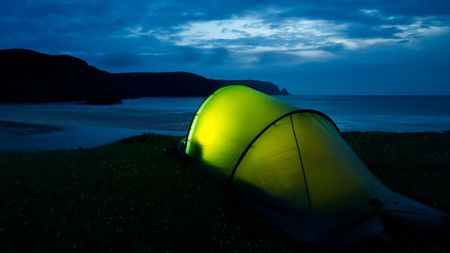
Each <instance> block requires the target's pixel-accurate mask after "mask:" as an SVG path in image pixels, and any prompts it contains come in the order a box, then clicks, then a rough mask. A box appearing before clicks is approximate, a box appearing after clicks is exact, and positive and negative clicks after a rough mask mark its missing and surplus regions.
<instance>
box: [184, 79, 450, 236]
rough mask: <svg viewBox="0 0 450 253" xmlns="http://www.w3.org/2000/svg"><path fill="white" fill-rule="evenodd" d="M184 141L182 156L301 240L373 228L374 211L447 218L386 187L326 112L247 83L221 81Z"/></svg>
mask: <svg viewBox="0 0 450 253" xmlns="http://www.w3.org/2000/svg"><path fill="white" fill-rule="evenodd" d="M185 145H186V146H185V153H186V155H187V156H188V157H190V158H191V159H192V160H194V161H196V162H198V163H199V164H201V165H202V166H203V167H205V168H206V169H207V170H208V171H210V172H214V173H215V174H218V175H220V176H221V177H222V178H223V179H224V180H228V182H229V183H231V184H232V185H233V187H234V188H236V190H237V191H239V192H240V193H242V195H244V196H246V197H247V199H248V200H249V202H250V204H251V205H252V206H254V207H255V208H256V209H257V210H259V211H260V212H261V213H263V214H264V215H265V216H267V217H268V218H269V219H270V220H271V221H272V222H274V223H275V224H277V225H279V226H280V227H282V228H284V229H285V230H287V231H288V232H289V233H290V234H291V235H292V236H294V237H295V238H297V239H298V240H301V241H304V242H310V243H318V242H326V241H338V240H341V241H357V240H364V239H366V238H368V237H374V236H380V235H382V234H383V226H382V223H381V221H380V220H379V214H380V212H385V213H388V214H390V215H392V216H393V217H396V218H398V219H401V220H403V221H405V222H408V223H409V224H411V225H413V226H417V227H420V228H424V229H433V228H435V227H437V226H439V225H442V224H443V223H445V222H448V220H449V218H448V216H447V215H445V214H443V213H440V212H439V211H437V210H435V209H432V208H430V207H427V206H425V205H422V204H420V203H418V202H415V201H413V200H411V199H408V198H406V197H404V196H401V195H400V194H397V193H394V192H392V191H391V190H389V189H388V188H387V187H385V186H384V185H383V184H382V183H381V182H380V181H379V180H378V179H377V178H376V177H375V176H373V175H372V173H370V171H369V170H368V168H367V167H366V166H365V165H364V163H363V162H362V161H361V160H360V159H359V158H358V157H357V155H356V154H355V153H354V152H353V150H352V149H351V148H350V147H349V145H348V144H347V143H346V142H345V141H344V139H343V138H342V137H341V135H340V131H339V129H338V128H337V126H336V124H335V123H334V122H333V121H332V120H331V119H330V118H329V117H328V116H326V115H324V114H323V113H321V112H318V111H314V110H302V109H298V108H295V107H293V106H291V105H287V104H285V103H283V102H281V101H279V100H277V99H275V98H273V97H271V96H268V95H265V94H262V93H260V92H258V91H256V90H254V89H252V88H250V87H247V86H243V85H231V86H225V87H223V88H221V89H219V90H217V91H216V92H215V93H214V94H212V95H211V96H210V97H208V98H207V99H206V100H205V102H204V103H203V104H202V105H201V106H200V108H199V110H198V111H197V113H196V115H195V117H194V119H193V121H192V125H191V128H190V130H189V133H188V136H187V138H186V140H185Z"/></svg>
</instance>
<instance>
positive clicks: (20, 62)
mask: <svg viewBox="0 0 450 253" xmlns="http://www.w3.org/2000/svg"><path fill="white" fill-rule="evenodd" d="M227 83H244V84H247V85H249V86H252V87H254V88H255V89H258V90H260V91H262V92H265V93H267V94H270V95H287V94H288V92H287V91H286V90H285V89H283V90H280V89H279V88H278V87H277V86H276V85H274V84H273V83H270V82H262V81H256V80H242V81H230V80H227V81H224V80H214V79H208V78H205V77H202V76H199V75H196V74H193V73H187V72H162V73H123V74H113V73H109V72H106V71H103V70H100V69H97V68H95V67H93V66H90V65H89V64H87V63H86V62H85V61H83V60H81V59H79V58H75V57H72V56H69V55H47V54H43V53H39V52H35V51H31V50H25V49H7V50H0V91H1V92H0V102H19V103H20V102H66V101H86V102H87V103H89V104H114V103H120V100H121V99H124V98H138V97H165V96H167V97H197V96H207V95H208V94H210V93H211V92H213V91H214V90H215V89H217V88H219V87H221V86H223V85H226V84H227Z"/></svg>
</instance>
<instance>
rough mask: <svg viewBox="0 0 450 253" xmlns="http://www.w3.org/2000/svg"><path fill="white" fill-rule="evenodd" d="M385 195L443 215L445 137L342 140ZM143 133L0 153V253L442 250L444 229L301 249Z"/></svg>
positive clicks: (167, 144) (449, 181) (449, 141)
mask: <svg viewBox="0 0 450 253" xmlns="http://www.w3.org/2000/svg"><path fill="white" fill-rule="evenodd" d="M344 137H345V138H346V140H347V141H348V142H349V143H350V144H351V146H352V147H353V148H354V149H355V150H356V152H357V153H358V155H359V156H360V157H361V158H362V159H363V160H364V162H365V163H366V164H367V165H368V166H369V167H370V169H371V170H372V172H373V173H374V174H376V175H377V176H378V177H380V178H381V180H382V181H383V182H384V183H385V184H386V185H387V186H389V187H390V188H391V189H393V190H395V191H398V192H400V193H402V194H406V195H408V196H410V197H412V198H414V199H417V200H419V201H421V202H424V203H426V204H428V205H430V206H433V207H435V208H438V209H440V210H442V211H445V212H447V213H449V212H450V198H449V196H450V195H449V191H450V189H449V185H450V168H449V165H450V134H435V133H420V134H419V133H408V134H393V133H345V134H344ZM177 141H178V139H177V138H175V137H167V136H152V135H143V136H139V137H134V138H130V139H126V140H122V141H119V142H116V143H113V144H110V145H105V146H102V147H98V148H94V149H79V150H71V151H52V152H34V153H28V152H27V153H22V152H15V153H0V252H67V251H78V252H205V251H206V252H324V251H331V252H335V251H343V252H384V251H392V252H448V251H449V250H450V246H449V242H448V239H449V238H450V231H449V230H448V228H446V229H444V230H441V231H437V232H436V233H427V234H423V233H420V232H418V231H408V230H407V229H401V228H400V227H396V226H395V225H394V226H393V227H391V229H390V231H391V238H392V241H391V242H390V243H370V244H365V245H357V246H353V247H351V248H322V247H319V248H318V247H311V246H305V245H301V244H299V243H297V242H295V241H293V240H292V239H291V238H290V237H289V236H288V235H287V234H285V233H284V232H283V231H281V230H279V229H278V228H276V227H274V226H272V225H271V224H270V223H268V222H267V221H266V220H265V219H264V218H262V217H261V216H260V215H259V214H258V213H257V212H256V211H254V210H252V209H250V208H248V207H247V206H246V205H245V203H244V201H243V200H242V199H241V198H239V197H238V195H237V194H233V193H231V192H229V191H227V190H226V188H225V187H224V186H223V185H222V184H219V183H217V182H211V180H209V178H208V177H207V176H206V175H204V174H203V173H201V172H200V171H198V170H197V169H196V168H194V167H193V166H191V165H189V164H188V163H186V161H184V160H182V159H181V158H180V157H179V156H178V155H177V154H176V153H175V152H173V151H172V150H171V148H173V147H174V146H175V145H176V143H177Z"/></svg>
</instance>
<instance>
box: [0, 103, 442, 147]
mask: <svg viewBox="0 0 450 253" xmlns="http://www.w3.org/2000/svg"><path fill="white" fill-rule="evenodd" d="M279 99H281V100H284V101H285V102H287V103H290V104H293V105H295V106H297V107H300V108H305V109H306V108H308V109H315V110H319V111H322V112H324V113H325V114H327V115H328V116H330V117H331V118H332V119H333V120H334V121H335V122H336V123H337V125H338V126H339V128H340V129H341V130H342V131H395V132H417V131H435V132H442V131H446V130H450V96H283V97H279ZM202 101H203V98H140V99H130V100H125V101H124V104H122V105H113V106H88V105H78V104H75V103H58V104H1V105H0V151H10V150H45V149H62V148H78V147H85V148H86V147H94V146H98V145H101V144H105V143H109V142H112V141H115V140H117V139H120V138H124V137H128V136H132V135H138V134H142V133H160V134H171V135H179V136H181V135H184V134H185V133H186V131H187V129H188V127H189V123H190V120H191V118H192V116H193V114H194V113H195V111H196V109H197V108H198V106H199V105H200V103H201V102H202ZM16 122H20V123H27V124H17V123H16Z"/></svg>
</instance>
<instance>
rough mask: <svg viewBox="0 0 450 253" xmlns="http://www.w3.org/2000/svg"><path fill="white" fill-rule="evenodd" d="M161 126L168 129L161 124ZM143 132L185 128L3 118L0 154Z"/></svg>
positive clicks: (105, 141)
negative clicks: (27, 120) (80, 123)
mask: <svg viewBox="0 0 450 253" xmlns="http://www.w3.org/2000/svg"><path fill="white" fill-rule="evenodd" d="M161 128H166V125H164V124H162V126H161ZM355 133H356V134H363V135H364V134H366V135H373V134H393V135H408V134H409V135H414V134H418V135H421V134H443V135H446V134H450V131H448V130H445V131H414V132H396V131H370V130H369V131H342V134H343V135H346V134H355ZM143 134H149V135H161V136H166V137H168V136H175V137H177V138H181V137H183V136H184V135H186V131H180V130H159V129H130V128H124V127H111V126H97V125H94V126H89V125H74V126H62V125H56V124H55V125H50V124H37V123H29V122H20V121H9V120H0V138H1V139H2V140H3V141H2V142H0V153H5V152H7V153H9V152H36V151H58V150H74V149H80V148H83V149H86V148H96V147H99V146H104V145H109V144H112V143H115V142H120V141H123V140H124V139H127V138H133V137H137V136H140V135H143Z"/></svg>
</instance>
